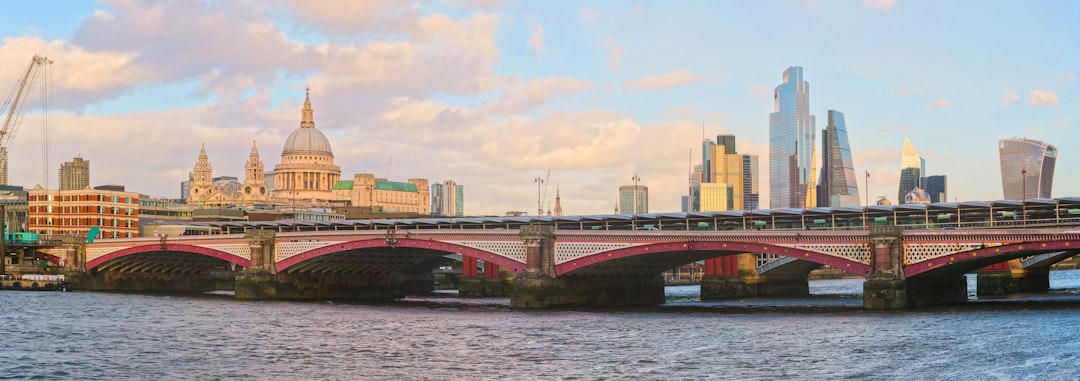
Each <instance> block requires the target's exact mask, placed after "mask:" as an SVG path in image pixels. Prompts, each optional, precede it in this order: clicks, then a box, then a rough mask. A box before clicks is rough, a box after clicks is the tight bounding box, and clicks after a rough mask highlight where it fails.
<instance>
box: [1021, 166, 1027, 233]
mask: <svg viewBox="0 0 1080 381" xmlns="http://www.w3.org/2000/svg"><path fill="white" fill-rule="evenodd" d="M1020 180H1021V186H1022V187H1023V190H1022V191H1020V194H1021V197H1022V198H1023V200H1021V201H1020V209H1021V211H1023V213H1024V226H1027V168H1022V169H1020Z"/></svg>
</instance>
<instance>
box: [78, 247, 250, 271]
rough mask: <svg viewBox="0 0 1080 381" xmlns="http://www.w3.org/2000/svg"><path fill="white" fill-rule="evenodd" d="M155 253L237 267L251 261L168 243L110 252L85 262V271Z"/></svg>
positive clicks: (224, 253) (231, 255)
mask: <svg viewBox="0 0 1080 381" xmlns="http://www.w3.org/2000/svg"><path fill="white" fill-rule="evenodd" d="M155 251H177V252H185V253H193V254H200V255H205V256H208V257H214V258H217V259H221V260H224V261H226V262H229V263H233V264H236V265H237V266H241V267H248V266H250V265H251V260H250V259H247V258H243V257H240V256H237V255H235V254H232V253H229V252H226V251H221V250H217V249H211V248H208V247H202V246H195V245H185V244H175V243H169V244H164V245H162V244H152V245H141V246H134V247H129V248H126V249H122V250H117V251H114V252H111V253H109V254H106V255H103V256H101V257H98V258H95V259H94V260H92V261H89V262H87V263H86V270H88V271H89V270H92V269H94V268H95V267H98V266H100V265H101V264H103V263H106V262H108V261H110V260H113V259H116V258H120V257H125V256H128V255H134V254H141V253H149V252H155Z"/></svg>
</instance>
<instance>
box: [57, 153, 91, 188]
mask: <svg viewBox="0 0 1080 381" xmlns="http://www.w3.org/2000/svg"><path fill="white" fill-rule="evenodd" d="M59 184H60V190H76V189H85V188H87V187H89V186H90V160H85V159H83V158H82V157H79V156H76V157H75V158H74V159H72V160H71V161H66V162H64V163H63V164H60V182H59Z"/></svg>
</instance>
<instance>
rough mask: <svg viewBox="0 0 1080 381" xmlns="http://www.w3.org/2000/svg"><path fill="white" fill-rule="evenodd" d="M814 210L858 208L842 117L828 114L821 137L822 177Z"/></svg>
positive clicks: (852, 168)
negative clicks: (828, 207) (822, 208)
mask: <svg viewBox="0 0 1080 381" xmlns="http://www.w3.org/2000/svg"><path fill="white" fill-rule="evenodd" d="M818 181H819V184H820V185H819V188H818V202H817V206H831V207H841V206H859V205H862V204H861V203H860V202H859V183H858V179H857V178H856V177H855V165H854V164H853V163H852V160H851V145H850V144H848V136H847V125H846V124H845V123H844V113H842V112H839V111H835V110H829V124H828V125H827V126H825V129H824V130H822V134H821V177H820V178H819V179H818Z"/></svg>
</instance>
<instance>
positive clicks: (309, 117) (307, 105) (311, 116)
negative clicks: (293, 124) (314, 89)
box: [300, 87, 315, 128]
mask: <svg viewBox="0 0 1080 381" xmlns="http://www.w3.org/2000/svg"><path fill="white" fill-rule="evenodd" d="M300 114H301V119H300V127H301V128H315V110H312V109H311V87H307V88H305V89H304V110H303V111H301V112H300Z"/></svg>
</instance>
